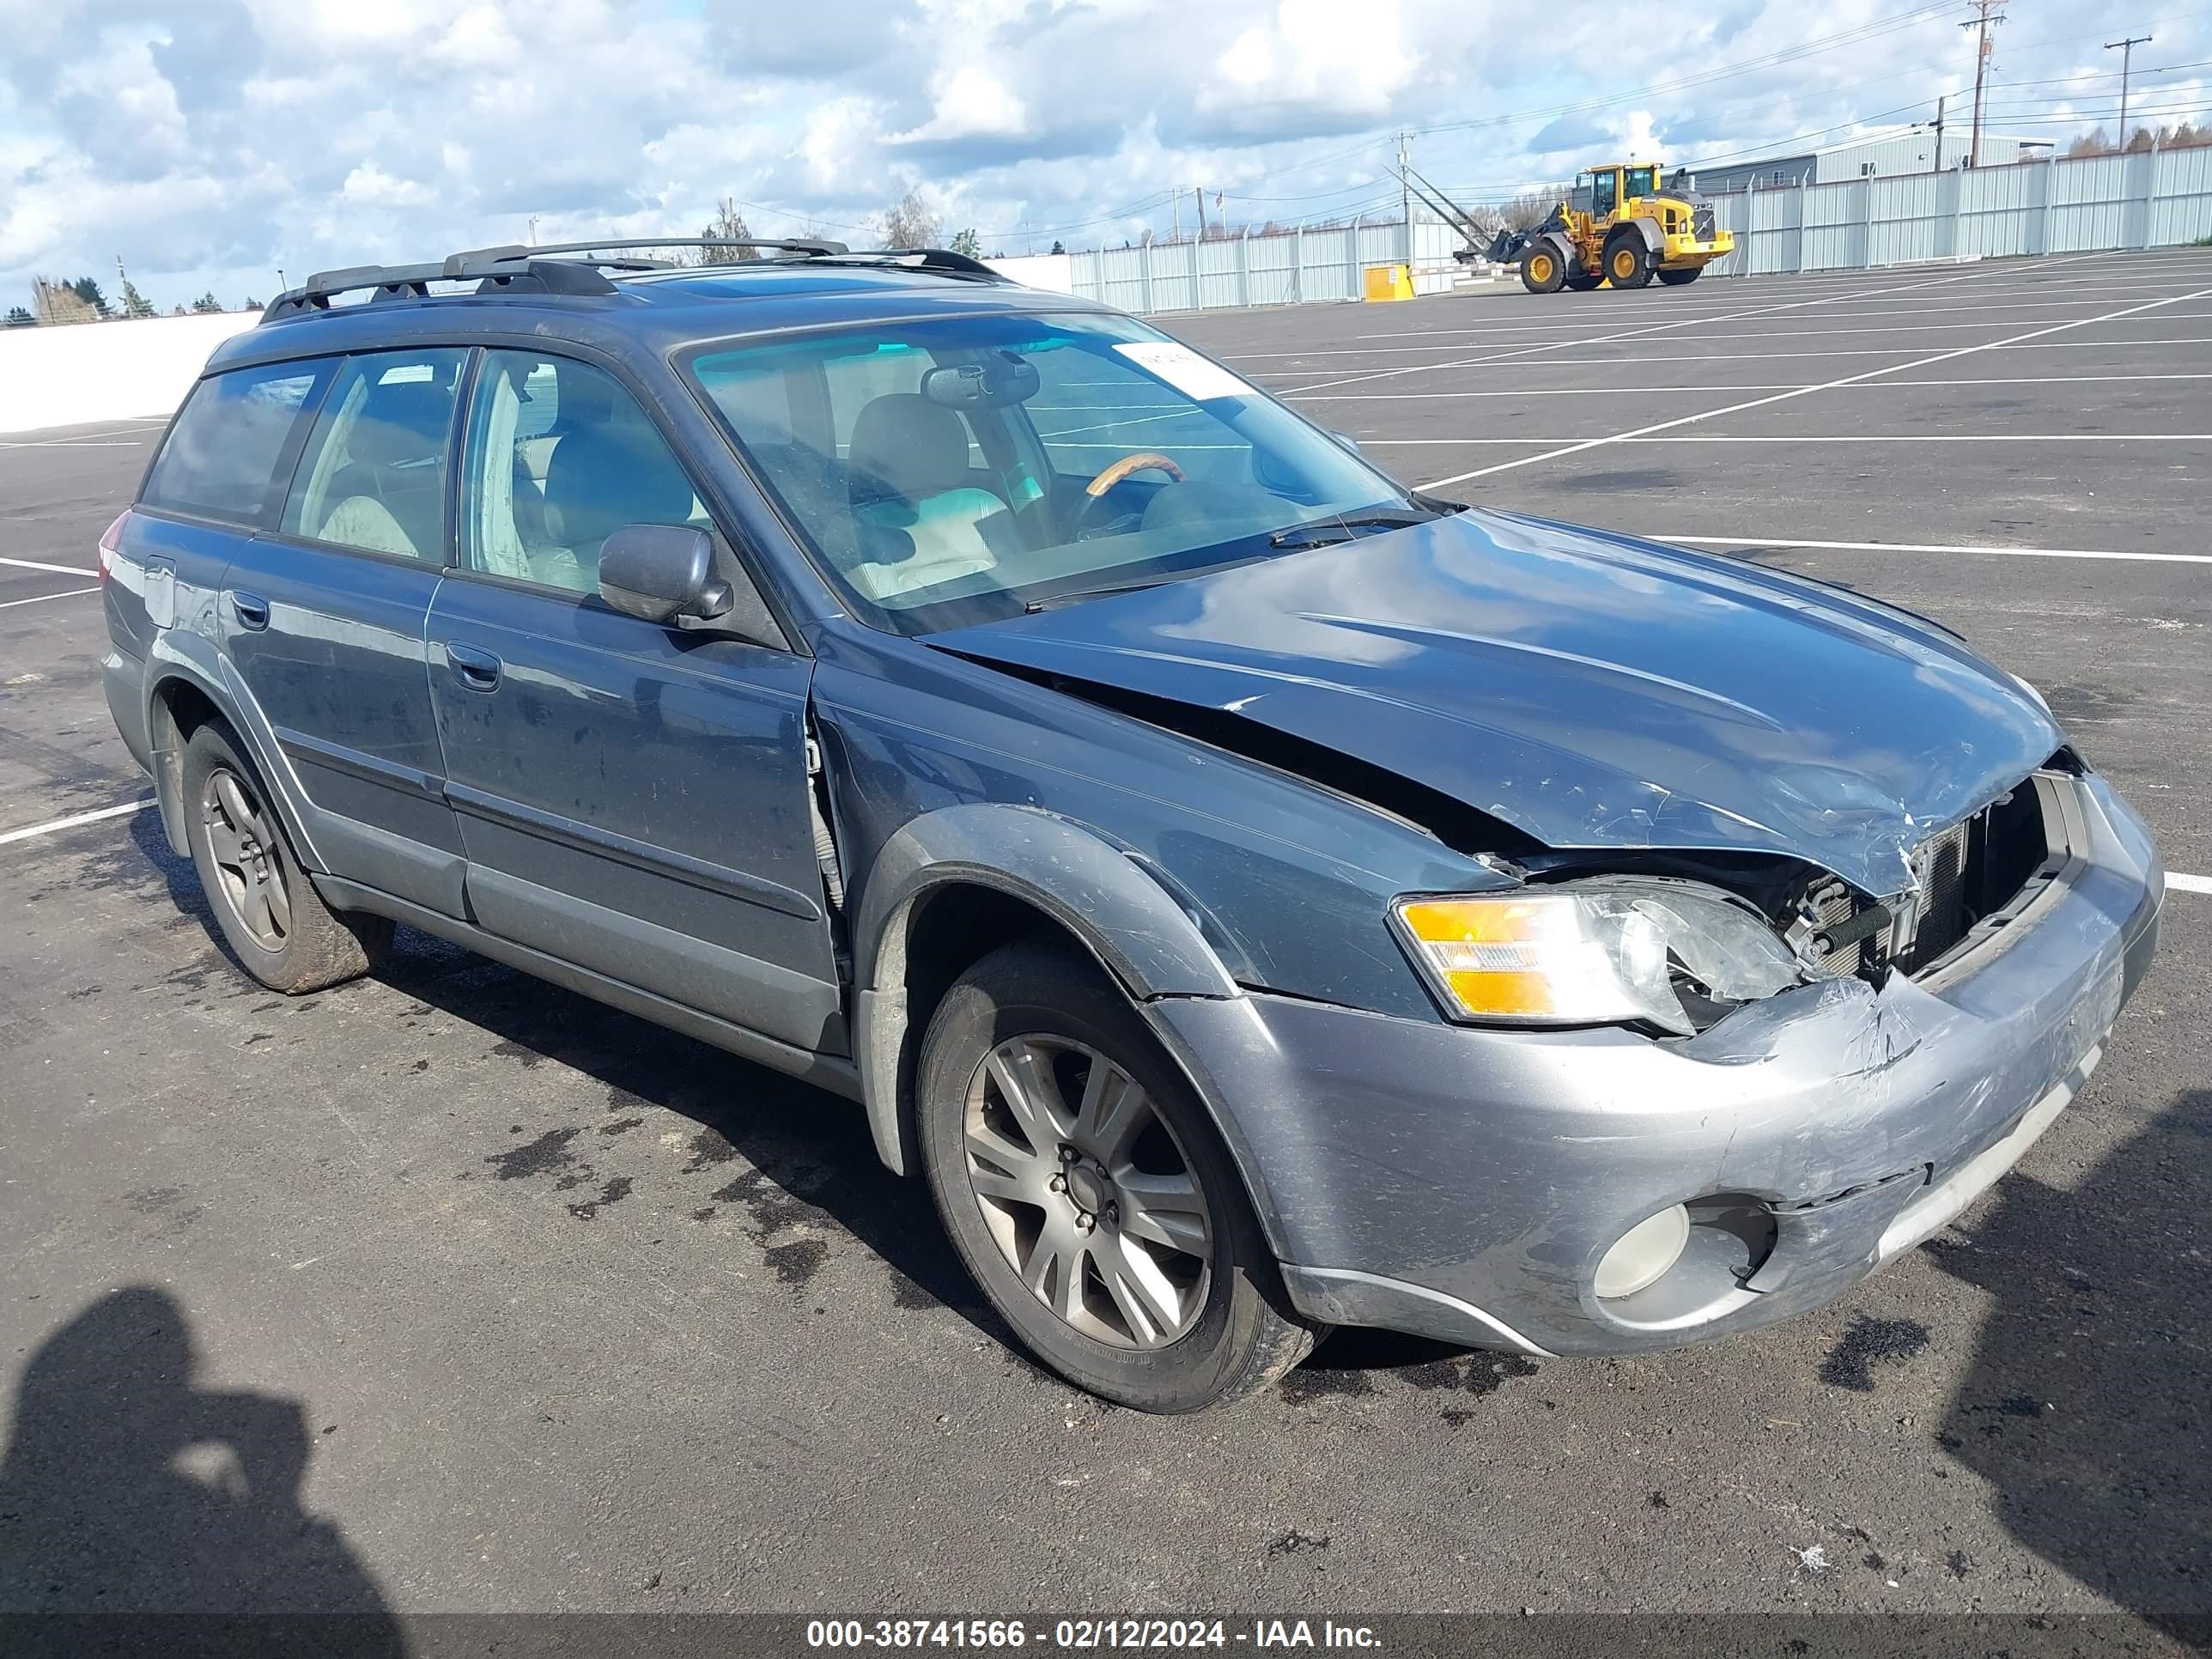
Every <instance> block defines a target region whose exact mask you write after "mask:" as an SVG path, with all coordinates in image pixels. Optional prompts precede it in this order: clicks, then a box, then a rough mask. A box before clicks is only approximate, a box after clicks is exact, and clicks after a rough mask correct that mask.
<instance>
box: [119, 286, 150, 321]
mask: <svg viewBox="0 0 2212 1659" xmlns="http://www.w3.org/2000/svg"><path fill="white" fill-rule="evenodd" d="M123 314H124V315H125V316H126V317H150V316H152V315H153V314H154V307H152V306H150V305H149V304H148V303H147V302H146V296H145V295H143V294H141V293H140V292H139V291H138V285H137V283H134V282H132V281H131V279H130V278H129V277H128V276H125V278H124V279H123Z"/></svg>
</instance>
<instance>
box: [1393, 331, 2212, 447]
mask: <svg viewBox="0 0 2212 1659" xmlns="http://www.w3.org/2000/svg"><path fill="white" fill-rule="evenodd" d="M2208 296H2212V288H2200V289H2197V290H2195V291H2194V292H2193V293H2189V294H2179V295H2174V296H2173V297H2172V298H2171V299H2166V300H2146V301H2143V302H2142V304H2140V305H2132V306H2124V307H2121V308H2120V309H2119V310H2118V311H2113V312H2108V313H2105V314H2104V315H2102V316H2099V317H2085V318H2083V319H2081V320H2080V321H2079V322H2072V323H2053V324H2051V325H2049V326H2048V327H2045V328H2039V329H2032V330H2030V331H2028V332H2027V333H2026V334H2020V335H2015V336H2013V337H2010V338H2008V339H2004V340H1991V341H1989V342H1987V343H1984V344H1981V345H1970V346H1958V347H1955V348H1954V349H1951V350H1949V351H1939V352H1937V353H1936V355H1935V356H1930V357H1920V358H1916V359H1915V360H1914V361H1912V362H1909V363H1898V364H1894V365H1893V366H1892V367H1890V368H1870V369H1868V370H1866V371H1865V372H1864V373H1863V374H1847V375H1844V377H1843V378H1842V379H1840V380H1831V381H1829V382H1827V383H1826V385H1823V386H1807V387H1805V388H1804V389H1803V390H1802V391H1798V392H1770V393H1768V394H1767V395H1766V396H1765V397H1764V398H1751V399H1749V400H1748V401H1747V402H1744V403H1740V404H1728V405H1726V406H1725V407H1723V408H1720V409H1709V410H1703V411H1701V412H1700V413H1699V414H1695V415H1683V416H1677V417H1676V418H1675V419H1674V420H1671V421H1657V422H1653V423H1652V424H1651V425H1650V426H1642V427H1635V428H1631V429H1630V430H1628V431H1626V432H1619V433H1615V434H1613V435H1612V436H1610V437H1606V438H1589V439H1585V440H1583V441H1582V442H1580V443H1576V444H1570V445H1568V446H1566V447H1564V448H1561V449H1549V450H1546V451H1545V452H1544V453H1542V454H1541V455H1522V456H1520V457H1517V458H1516V459H1513V460H1510V461H1500V462H1498V465H1495V466H1486V467H1479V468H1477V469H1475V470H1474V471H1471V472H1459V473H1455V474H1453V475H1452V476H1451V477H1448V478H1437V479H1433V480H1431V481H1430V482H1429V483H1424V484H1423V485H1422V486H1421V488H1422V489H1441V488H1443V486H1444V485H1446V484H1455V483H1465V482H1466V481H1467V480H1468V479H1469V478H1480V477H1488V476H1489V475H1491V474H1492V473H1494V472H1507V471H1512V470H1513V469H1514V468H1516V467H1522V466H1534V465H1537V464H1538V463H1539V462H1542V461H1552V460H1559V459H1562V458H1564V457H1565V456H1569V455H1579V454H1581V453H1583V452H1584V451H1586V450H1591V449H1597V448H1601V447H1603V446H1605V445H1607V444H1611V443H1620V442H1622V441H1625V440H1627V439H1630V438H1641V437H1647V436H1650V435H1652V434H1654V433H1659V432H1666V431H1670V430H1672V429H1673V428H1675V427H1679V426H1692V425H1694V424H1695V423H1696V422H1699V421H1710V420H1714V419H1717V418H1718V417H1719V416H1723V415H1741V414H1742V413H1743V412H1744V411H1745V410H1753V409H1764V408H1766V407H1768V406H1769V405H1771V404H1780V403H1787V402H1789V401H1790V399H1791V398H1806V397H1810V396H1811V395H1812V394H1813V393H1814V392H1830V391H1833V390H1835V389H1836V388H1837V387H1838V386H1850V385H1854V384H1856V383H1857V382H1858V381H1861V380H1878V379H1880V378H1881V377H1882V376H1884V375H1887V374H1904V373H1905V372H1906V371H1908V370H1911V369H1915V368H1934V367H1935V366H1936V364H1937V363H1948V362H1954V361H1955V360H1956V359H1958V358H1960V357H1971V356H1974V355H1975V354H1976V353H1977V352H1982V351H1991V350H1995V349H1997V348H1999V347H2001V346H2007V345H2018V344H2020V343H2021V342H2022V341H2026V340H2033V339H2037V338H2039V337H2043V336H2045V335H2051V334H2063V333H2064V332H2065V331H2067V330H2069V329H2074V328H2089V327H2093V326H2094V325H2097V324H2100V323H2109V322H2114V321H2117V320H2118V319H2120V318H2123V317H2135V316H2139V315H2141V314H2142V313H2144V312H2147V311H2155V310H2157V309H2159V307H2161V306H2171V305H2181V304H2185V303H2186V302H2187V301H2191V300H2201V299H2204V298H2206V297H2208Z"/></svg>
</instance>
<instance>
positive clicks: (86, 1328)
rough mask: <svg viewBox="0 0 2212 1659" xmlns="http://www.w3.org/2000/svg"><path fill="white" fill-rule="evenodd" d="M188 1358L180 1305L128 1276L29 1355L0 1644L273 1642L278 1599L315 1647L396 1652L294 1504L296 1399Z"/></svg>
mask: <svg viewBox="0 0 2212 1659" xmlns="http://www.w3.org/2000/svg"><path fill="white" fill-rule="evenodd" d="M197 1364H198V1361H197V1355H196V1354H195V1353H194V1352H193V1345H192V1340H191V1329H190V1327H189V1325H188V1323H187V1322H186V1319H185V1312H184V1310H183V1309H182V1308H181V1307H180V1306H179V1304H178V1303H177V1301H176V1299H175V1298H174V1297H172V1296H170V1295H169V1294H168V1292H167V1291H162V1290H159V1289H156V1288H155V1287H153V1286H150V1285H131V1286H130V1287H128V1288H126V1289H124V1290H119V1291H112V1292H110V1293H109V1294H107V1295H106V1296H103V1297H100V1299H99V1300H97V1301H95V1302H94V1303H92V1304H90V1305H89V1306H88V1307H87V1308H85V1309H84V1310H82V1312H80V1313H78V1314H77V1315H76V1317H75V1318H73V1319H71V1320H70V1322H69V1323H67V1324H66V1325H64V1326H63V1327H62V1328H60V1329H59V1330H58V1331H56V1332H55V1333H54V1334H52V1335H51V1336H49V1337H48V1338H47V1339H46V1341H45V1342H43V1343H41V1344H40V1346H39V1348H38V1349H37V1351H36V1352H33V1354H32V1356H31V1358H30V1360H29V1362H28V1363H27V1364H26V1365H25V1366H24V1368H23V1371H22V1375H21V1382H20V1383H19V1384H18V1386H17V1389H16V1391H15V1402H14V1413H13V1421H12V1423H11V1425H10V1428H9V1438H8V1445H7V1453H6V1456H5V1458H4V1459H0V1627H4V1628H5V1629H6V1630H7V1631H9V1632H10V1633H9V1634H8V1635H7V1636H6V1637H5V1638H4V1639H0V1646H4V1647H6V1648H8V1649H9V1650H11V1651H15V1652H28V1651H40V1650H48V1649H51V1650H54V1651H70V1652H82V1651H90V1650H95V1649H104V1650H131V1651H138V1650H149V1649H150V1648H152V1647H155V1646H158V1647H159V1648H160V1649H161V1650H165V1651H169V1652H175V1651H179V1650H185V1649H188V1648H191V1647H193V1646H195V1645H196V1643H195V1641H194V1640H193V1639H192V1638H193V1637H194V1632H195V1631H197V1637H198V1638H201V1639H204V1638H210V1637H216V1639H217V1640H218V1642H219V1645H220V1648H221V1650H222V1651H225V1652H231V1653H240V1652H246V1653H250V1652H255V1651H260V1650H270V1648H269V1646H268V1644H269V1643H270V1641H272V1640H277V1639H279V1636H280V1632H279V1631H278V1629H277V1624H276V1616H283V1615H298V1614H309V1615H313V1617H314V1618H315V1619H316V1620H319V1621H325V1620H326V1621H329V1623H328V1626H327V1627H326V1629H325V1634H326V1635H327V1636H328V1637H329V1638H332V1639H331V1641H330V1642H329V1643H328V1644H325V1645H326V1650H343V1652H345V1653H347V1654H349V1655H356V1654H357V1655H384V1654H393V1655H396V1654H398V1653H401V1652H403V1651H404V1644H403V1642H402V1639H401V1635H400V1632H399V1628H398V1624H397V1623H396V1622H395V1621H394V1620H393V1619H392V1615H391V1613H390V1612H389V1611H388V1609H387V1608H386V1604H385V1601H384V1597H383V1595H382V1593H381V1592H380V1590H379V1589H378V1588H377V1585H376V1583H375V1582H374V1579H372V1578H371V1577H370V1576H369V1574H368V1571H367V1570H366V1569H365V1568H364V1567H363V1566H362V1564H361V1562H360V1560H359V1559H357V1558H356V1556H355V1554H354V1553H353V1551H352V1549H351V1548H350V1547H349V1546H348V1544H347V1543H346V1541H345V1539H344V1537H343V1535H342V1534H340V1532H339V1531H338V1529H337V1528H336V1527H335V1526H333V1525H332V1524H331V1522H328V1521H325V1520H321V1519H319V1518H318V1517H316V1516H312V1515H309V1514H308V1513H307V1511H306V1510H303V1509H302V1508H301V1484H302V1482H303V1481H304V1480H305V1478H306V1475H307V1465H308V1462H309V1459H310V1457H311V1455H312V1453H313V1438H312V1437H311V1436H310V1433H309V1431H308V1427H307V1419H306V1417H305V1415H304V1413H303V1412H302V1410H301V1404H300V1402H299V1401H295V1400H290V1399H287V1398H285V1397H283V1396H282V1395H269V1394H259V1393H254V1392H252V1391H249V1390H245V1389H207V1388H204V1387H201V1386H200V1385H199V1384H198V1383H197V1382H196V1381H195V1372H196V1370H197ZM90 1613H98V1614H100V1615H102V1618H101V1620H100V1623H99V1625H98V1626H89V1625H88V1623H87V1622H86V1621H85V1620H82V1617H81V1616H82V1615H85V1614H90ZM117 1614H122V1615H134V1614H135V1615H140V1617H138V1618H137V1619H131V1618H127V1617H126V1618H125V1619H123V1620H116V1619H115V1618H113V1617H112V1616H113V1615H117ZM73 1615H74V1616H75V1617H73ZM187 1616H188V1617H187ZM217 1622H220V1623H221V1624H222V1625H223V1626H225V1628H223V1629H222V1632H220V1635H219V1636H218V1635H217V1632H216V1630H214V1629H213V1628H211V1626H212V1625H213V1624H215V1623H217ZM165 1625H166V1626H169V1628H167V1629H166V1630H165V1629H164V1626H165ZM296 1633H297V1632H290V1633H289V1634H286V1635H284V1636H283V1640H285V1641H287V1642H289V1639H290V1635H293V1634H296ZM55 1644H59V1645H58V1646H57V1645H55Z"/></svg>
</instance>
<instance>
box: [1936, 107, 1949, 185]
mask: <svg viewBox="0 0 2212 1659" xmlns="http://www.w3.org/2000/svg"><path fill="white" fill-rule="evenodd" d="M1947 95H1948V94H1947ZM1943 101H1944V100H1943V99H1942V98H1938V99H1937V100H1936V172H1938V173H1941V172H1942V171H1943Z"/></svg>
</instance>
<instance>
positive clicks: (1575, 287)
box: [1567, 270, 1605, 294]
mask: <svg viewBox="0 0 2212 1659" xmlns="http://www.w3.org/2000/svg"><path fill="white" fill-rule="evenodd" d="M1604 281H1605V278H1604V277H1602V276H1591V275H1590V274H1589V272H1588V271H1586V270H1578V271H1577V272H1576V273H1575V274H1574V275H1573V276H1570V277H1568V278H1567V287H1568V288H1569V289H1571V291H1572V292H1574V293H1577V294H1588V293H1589V292H1590V291H1591V290H1592V289H1595V288H1597V287H1598V286H1599V285H1600V284H1601V283H1603V282H1604Z"/></svg>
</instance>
